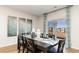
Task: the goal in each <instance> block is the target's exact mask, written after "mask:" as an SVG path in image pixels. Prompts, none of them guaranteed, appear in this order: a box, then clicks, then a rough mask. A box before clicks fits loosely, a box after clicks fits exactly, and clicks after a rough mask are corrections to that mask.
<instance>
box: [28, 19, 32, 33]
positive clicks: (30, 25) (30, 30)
mask: <svg viewBox="0 0 79 59" xmlns="http://www.w3.org/2000/svg"><path fill="white" fill-rule="evenodd" d="M27 28H28V29H27V32H28V33H31V32H32V20H30V19H27Z"/></svg>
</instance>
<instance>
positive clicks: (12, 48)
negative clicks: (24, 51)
mask: <svg viewBox="0 0 79 59" xmlns="http://www.w3.org/2000/svg"><path fill="white" fill-rule="evenodd" d="M12 51H17V45H16V44H14V45H10V46H6V47H1V48H0V53H9V52H12Z"/></svg>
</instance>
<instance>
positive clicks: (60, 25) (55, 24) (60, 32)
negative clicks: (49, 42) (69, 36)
mask: <svg viewBox="0 0 79 59" xmlns="http://www.w3.org/2000/svg"><path fill="white" fill-rule="evenodd" d="M65 29H66V22H65V19H59V20H51V21H48V35H49V36H50V37H51V36H52V35H55V37H56V38H65Z"/></svg>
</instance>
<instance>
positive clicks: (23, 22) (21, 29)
mask: <svg viewBox="0 0 79 59" xmlns="http://www.w3.org/2000/svg"><path fill="white" fill-rule="evenodd" d="M22 33H27V22H26V19H25V18H19V34H22Z"/></svg>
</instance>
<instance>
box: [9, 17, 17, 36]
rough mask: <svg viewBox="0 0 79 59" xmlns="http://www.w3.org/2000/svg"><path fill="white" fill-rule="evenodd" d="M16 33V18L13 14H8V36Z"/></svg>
mask: <svg viewBox="0 0 79 59" xmlns="http://www.w3.org/2000/svg"><path fill="white" fill-rule="evenodd" d="M16 35H17V18H16V17H14V16H8V36H9V37H10V36H16Z"/></svg>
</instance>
